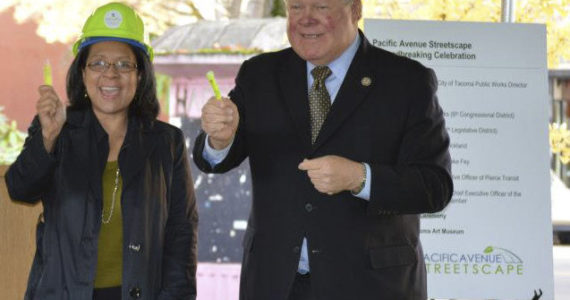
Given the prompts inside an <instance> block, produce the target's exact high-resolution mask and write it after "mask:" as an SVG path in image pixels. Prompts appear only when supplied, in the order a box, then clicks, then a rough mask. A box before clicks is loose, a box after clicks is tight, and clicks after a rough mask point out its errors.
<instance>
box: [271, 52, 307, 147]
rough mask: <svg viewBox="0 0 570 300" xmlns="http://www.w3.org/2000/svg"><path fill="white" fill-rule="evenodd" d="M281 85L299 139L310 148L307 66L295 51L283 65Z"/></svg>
mask: <svg viewBox="0 0 570 300" xmlns="http://www.w3.org/2000/svg"><path fill="white" fill-rule="evenodd" d="M279 83H280V89H281V93H280V94H281V95H283V97H282V100H283V102H284V103H285V106H286V107H287V109H288V111H289V114H290V115H291V118H292V120H293V124H294V126H295V128H296V131H297V133H298V134H299V137H300V138H301V140H302V141H303V144H306V146H307V147H310V143H311V132H310V123H309V100H308V94H309V92H308V89H307V64H306V62H305V61H304V60H303V59H301V58H300V57H299V56H297V55H296V54H295V53H294V52H293V50H291V51H290V55H289V57H288V59H286V61H284V62H283V63H282V65H281V70H280V72H279Z"/></svg>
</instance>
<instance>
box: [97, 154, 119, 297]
mask: <svg viewBox="0 0 570 300" xmlns="http://www.w3.org/2000/svg"><path fill="white" fill-rule="evenodd" d="M118 168H119V164H118V162H117V161H109V162H107V165H105V170H104V171H103V217H102V219H103V221H104V222H101V231H100V232H99V246H98V251H97V270H96V273H95V288H106V287H114V286H119V285H121V282H122V275H123V216H122V213H121V192H122V190H123V180H122V178H121V176H120V174H119V176H118V182H117V191H116V193H115V205H114V209H113V214H112V215H111V218H110V219H109V215H110V214H111V204H112V203H113V190H114V189H115V180H116V178H117V169H118ZM107 221H109V222H108V223H107V224H105V222H107Z"/></svg>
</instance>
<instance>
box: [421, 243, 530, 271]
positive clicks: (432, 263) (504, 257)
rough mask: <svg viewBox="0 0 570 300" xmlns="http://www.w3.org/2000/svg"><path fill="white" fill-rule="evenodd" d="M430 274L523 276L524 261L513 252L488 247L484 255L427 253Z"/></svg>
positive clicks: (425, 256)
mask: <svg viewBox="0 0 570 300" xmlns="http://www.w3.org/2000/svg"><path fill="white" fill-rule="evenodd" d="M424 261H425V263H426V269H427V272H428V274H444V275H460V274H467V275H488V276H493V275H496V276H522V275H523V269H524V268H523V267H524V263H523V260H522V259H521V258H520V257H519V256H518V255H516V254H515V253H514V252H513V251H511V250H508V249H504V248H499V247H496V246H487V248H485V249H484V250H483V252H482V253H455V252H445V253H443V252H442V253H438V252H434V253H425V254H424Z"/></svg>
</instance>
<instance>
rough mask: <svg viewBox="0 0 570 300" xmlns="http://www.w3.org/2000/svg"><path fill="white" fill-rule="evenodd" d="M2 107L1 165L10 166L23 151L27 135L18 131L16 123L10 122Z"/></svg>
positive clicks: (0, 122)
mask: <svg viewBox="0 0 570 300" xmlns="http://www.w3.org/2000/svg"><path fill="white" fill-rule="evenodd" d="M3 110H4V107H2V106H0V165H9V164H11V163H12V162H14V160H16V157H18V154H20V152H21V151H22V147H23V146H24V140H25V139H26V134H25V133H23V132H21V131H19V130H18V126H17V125H16V121H14V120H12V122H8V119H7V118H6V116H5V115H4V114H3V113H2V111H3Z"/></svg>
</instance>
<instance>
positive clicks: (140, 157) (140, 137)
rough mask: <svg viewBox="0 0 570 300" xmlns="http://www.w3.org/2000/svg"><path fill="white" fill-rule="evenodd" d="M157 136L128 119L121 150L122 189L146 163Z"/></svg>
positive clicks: (150, 130)
mask: <svg viewBox="0 0 570 300" xmlns="http://www.w3.org/2000/svg"><path fill="white" fill-rule="evenodd" d="M158 138H159V137H158V136H157V135H155V134H154V131H153V130H152V129H149V128H145V127H144V126H141V125H140V124H139V123H137V122H134V121H130V122H129V129H128V133H127V137H126V138H125V141H124V143H123V149H122V150H121V154H120V155H121V157H120V159H119V161H120V162H121V165H120V168H121V176H123V189H125V188H126V187H127V186H129V185H130V184H131V183H132V182H133V179H134V178H135V176H136V175H137V174H138V173H139V172H140V171H141V170H142V169H143V167H144V166H145V165H146V162H147V161H148V160H147V157H148V156H149V155H150V154H151V153H152V152H153V151H154V148H155V146H156V144H157V143H158V142H159V141H158V140H157V139H158Z"/></svg>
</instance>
